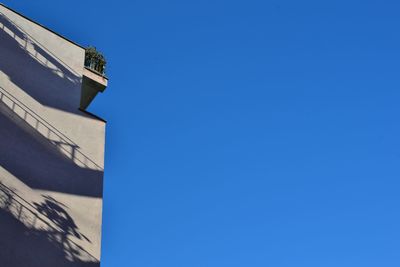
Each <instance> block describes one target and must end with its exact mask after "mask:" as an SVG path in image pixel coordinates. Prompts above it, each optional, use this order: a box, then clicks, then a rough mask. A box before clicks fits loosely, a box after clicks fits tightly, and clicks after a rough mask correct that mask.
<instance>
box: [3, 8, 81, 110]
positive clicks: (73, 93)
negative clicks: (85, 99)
mask: <svg viewBox="0 0 400 267" xmlns="http://www.w3.org/2000/svg"><path fill="white" fill-rule="evenodd" d="M0 59H1V60H0V71H2V72H4V73H5V74H6V75H7V76H8V77H9V79H10V80H11V81H12V82H13V83H14V84H16V85H17V86H18V87H19V88H20V89H22V90H23V91H25V92H26V93H27V94H29V95H30V96H32V97H33V98H34V99H36V100H37V101H38V102H40V103H41V104H43V105H46V106H50V107H53V108H57V109H60V110H64V111H67V112H71V113H75V114H78V113H79V114H81V112H79V110H78V107H79V102H80V95H81V94H80V90H81V77H80V75H79V74H78V73H76V72H75V71H74V70H72V68H70V67H69V66H68V65H67V64H66V63H64V62H63V61H62V60H60V59H59V58H57V57H56V56H55V55H54V54H52V53H51V52H50V51H48V50H46V49H45V48H44V47H43V46H41V45H40V44H39V43H38V42H37V41H36V40H35V39H33V37H31V36H29V35H28V34H27V33H25V32H23V30H22V29H21V28H19V27H18V26H16V25H15V24H14V23H13V22H12V21H10V20H9V19H8V18H7V17H5V16H4V15H3V14H2V13H0ZM21 66H23V68H24V69H23V71H21ZM81 115H82V114H81Z"/></svg>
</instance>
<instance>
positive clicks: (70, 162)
mask: <svg viewBox="0 0 400 267" xmlns="http://www.w3.org/2000/svg"><path fill="white" fill-rule="evenodd" d="M84 63H85V48H84V47H81V46H79V45H77V44H75V43H73V42H71V41H69V40H68V39H66V38H64V37H62V36H60V35H58V34H56V33H54V32H52V31H51V30H49V29H47V28H45V27H43V26H41V25H39V24H37V23H36V22H33V21H32V20H30V19H28V18H26V17H24V16H22V15H21V14H18V13H17V12H15V11H13V10H11V9H9V8H7V7H5V6H4V5H2V4H0V266H5V267H9V266H10V267H11V266H13V267H14V266H15V267H20V266H21V267H36V266H38V267H39V266H40V267H48V266H51V267H59V266H99V265H100V251H101V220H102V195H103V173H104V142H105V126H106V123H105V121H104V120H102V119H101V118H99V117H97V116H95V115H93V114H90V113H89V112H87V111H85V109H86V107H87V106H88V105H89V104H90V102H91V101H92V100H93V98H94V97H95V96H96V94H97V92H102V91H103V90H104V89H105V87H106V86H107V79H106V78H105V77H104V75H102V74H101V73H98V72H96V71H91V70H90V69H88V68H85V67H84Z"/></svg>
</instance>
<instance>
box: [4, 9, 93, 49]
mask: <svg viewBox="0 0 400 267" xmlns="http://www.w3.org/2000/svg"><path fill="white" fill-rule="evenodd" d="M0 6H2V7H4V8H6V9H8V10H10V11H12V12H14V13H15V14H17V15H19V16H21V17H23V18H24V19H27V20H29V21H30V22H32V23H34V24H36V25H38V26H40V27H42V28H43V29H45V30H47V31H49V32H51V33H53V34H55V35H57V36H59V37H61V38H62V39H64V40H66V41H68V42H69V43H71V44H74V45H76V46H78V47H80V48H82V49H84V50H86V47H84V46H82V45H80V44H77V43H76V42H74V41H71V40H70V39H68V38H66V37H65V36H63V35H61V34H59V33H57V32H55V31H53V30H52V29H50V28H48V27H46V26H43V25H42V24H40V23H38V22H36V21H34V20H32V19H30V18H28V17H27V16H25V15H23V14H21V13H19V12H18V11H15V10H14V9H12V8H10V7H8V6H6V5H5V4H3V3H2V2H0Z"/></svg>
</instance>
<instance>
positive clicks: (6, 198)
mask: <svg viewBox="0 0 400 267" xmlns="http://www.w3.org/2000/svg"><path fill="white" fill-rule="evenodd" d="M61 205H62V204H61V203H59V202H57V201H56V200H54V199H52V198H50V197H45V202H43V203H40V204H37V203H34V204H31V203H29V202H28V201H26V200H25V199H24V198H23V197H21V196H20V195H18V194H17V192H16V190H15V189H12V188H9V187H8V186H6V185H5V184H4V183H2V182H0V209H2V210H4V211H5V212H7V213H9V214H10V215H12V216H13V217H14V218H15V219H17V220H18V221H19V222H20V223H22V224H23V225H24V226H25V227H26V228H27V229H29V230H30V231H35V232H36V233H37V234H40V235H42V236H44V237H46V239H47V240H48V241H50V242H51V243H53V245H54V246H55V247H56V248H58V249H60V250H62V252H63V253H64V256H65V258H66V259H67V260H69V261H71V262H93V263H98V262H99V260H98V259H97V258H96V257H94V256H93V255H92V254H90V253H89V252H88V251H86V250H85V249H84V248H83V247H82V246H80V245H78V244H77V243H76V242H74V241H73V240H71V238H70V236H71V235H74V236H75V237H77V238H78V239H81V238H82V237H84V238H85V239H86V241H88V242H90V240H88V239H87V238H86V237H85V236H84V235H82V234H81V233H79V231H78V229H77V227H76V225H75V224H74V223H73V220H72V218H70V216H69V215H68V213H67V212H65V210H64V209H63V208H62V207H61Z"/></svg>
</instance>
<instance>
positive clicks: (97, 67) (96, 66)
mask: <svg viewBox="0 0 400 267" xmlns="http://www.w3.org/2000/svg"><path fill="white" fill-rule="evenodd" d="M85 67H86V68H89V69H91V70H93V71H95V72H97V73H99V74H100V75H102V76H104V75H105V73H106V60H105V58H104V56H103V55H102V54H101V53H100V52H98V51H97V50H96V48H95V47H89V48H87V49H86V53H85Z"/></svg>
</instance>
